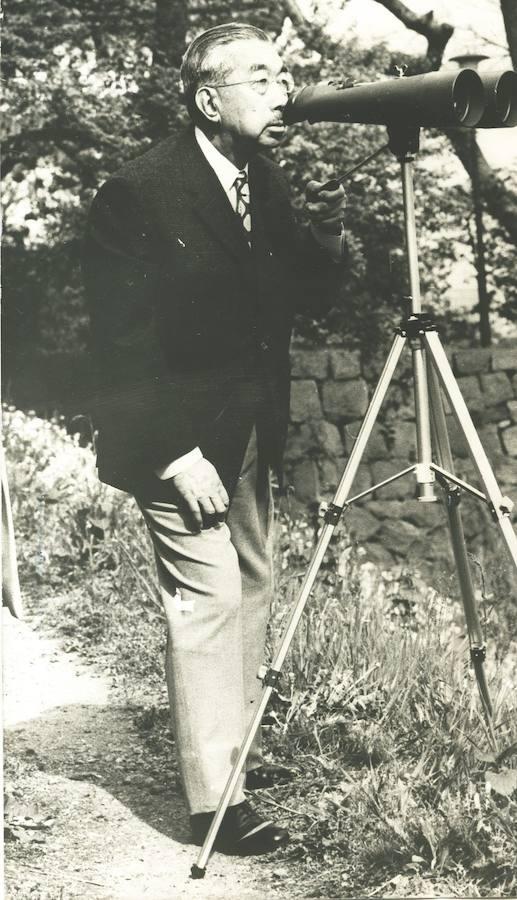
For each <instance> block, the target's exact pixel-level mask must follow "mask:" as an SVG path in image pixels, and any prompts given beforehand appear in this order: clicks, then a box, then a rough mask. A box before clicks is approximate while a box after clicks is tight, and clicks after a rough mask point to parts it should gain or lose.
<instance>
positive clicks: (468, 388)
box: [458, 375, 486, 412]
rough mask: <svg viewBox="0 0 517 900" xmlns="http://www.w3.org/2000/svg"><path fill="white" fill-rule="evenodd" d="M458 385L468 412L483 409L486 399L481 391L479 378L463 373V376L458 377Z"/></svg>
mask: <svg viewBox="0 0 517 900" xmlns="http://www.w3.org/2000/svg"><path fill="white" fill-rule="evenodd" d="M458 387H459V389H460V391H461V395H462V397H463V399H464V401H465V403H466V404H467V407H468V410H469V412H473V411H474V410H481V409H484V406H485V402H486V399H485V397H484V396H483V394H482V393H481V386H480V384H479V378H478V377H477V376H476V375H465V377H464V378H458Z"/></svg>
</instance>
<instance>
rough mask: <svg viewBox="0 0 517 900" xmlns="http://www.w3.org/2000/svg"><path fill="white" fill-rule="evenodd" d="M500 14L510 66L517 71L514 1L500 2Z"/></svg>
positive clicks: (515, 5) (515, 9) (516, 31)
mask: <svg viewBox="0 0 517 900" xmlns="http://www.w3.org/2000/svg"><path fill="white" fill-rule="evenodd" d="M501 12H502V14H503V20H504V27H505V29H506V38H507V40H508V47H509V48H510V56H511V58H512V65H513V67H514V69H517V3H516V2H515V0H501Z"/></svg>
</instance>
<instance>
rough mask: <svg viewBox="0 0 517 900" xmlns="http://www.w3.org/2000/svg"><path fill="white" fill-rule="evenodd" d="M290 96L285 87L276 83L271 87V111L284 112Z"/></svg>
mask: <svg viewBox="0 0 517 900" xmlns="http://www.w3.org/2000/svg"><path fill="white" fill-rule="evenodd" d="M288 99H289V94H288V93H287V89H286V87H285V85H283V84H280V83H279V82H277V81H276V82H275V83H274V84H273V85H272V87H271V109H273V110H280V112H282V111H283V110H284V109H285V107H286V106H287V100H288Z"/></svg>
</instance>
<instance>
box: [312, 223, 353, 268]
mask: <svg viewBox="0 0 517 900" xmlns="http://www.w3.org/2000/svg"><path fill="white" fill-rule="evenodd" d="M311 234H312V236H313V238H314V240H315V241H317V243H318V244H319V245H320V247H322V248H323V250H326V251H327V253H328V254H329V256H330V257H331V259H332V260H333V261H334V262H337V263H339V262H341V261H342V259H343V258H344V256H345V245H346V237H345V229H344V228H343V226H341V233H340V234H327V232H326V231H322V230H321V228H317V227H316V226H315V225H312V224H311Z"/></svg>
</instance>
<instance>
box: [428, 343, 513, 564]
mask: <svg viewBox="0 0 517 900" xmlns="http://www.w3.org/2000/svg"><path fill="white" fill-rule="evenodd" d="M424 340H425V343H426V346H427V349H428V351H429V353H430V356H431V359H432V361H433V364H434V368H435V371H436V373H437V376H438V378H439V380H440V383H441V386H442V388H443V390H444V391H445V394H446V396H447V399H448V400H449V403H450V406H451V409H452V411H453V413H454V417H455V419H456V422H457V423H458V426H459V428H460V429H461V431H462V432H463V435H464V437H465V440H466V442H467V447H468V449H469V453H470V458H471V459H472V462H473V464H474V466H475V468H476V471H477V473H478V475H479V479H480V481H481V484H482V485H483V488H484V491H485V495H486V498H487V500H489V501H490V511H491V512H492V515H493V516H494V519H495V520H496V522H497V524H498V525H499V528H500V529H501V533H502V535H503V537H504V540H505V543H506V546H507V548H508V550H509V553H510V556H511V558H512V560H513V562H514V565H515V566H516V568H517V536H516V534H515V532H514V530H513V528H512V523H511V521H510V508H509V504H508V500H507V499H506V498H505V497H503V495H502V494H501V491H500V489H499V485H498V484H497V481H496V478H495V475H494V473H493V471H492V468H491V466H490V463H489V461H488V457H487V455H486V453H485V451H484V449H483V445H482V443H481V441H480V439H479V436H478V433H477V431H476V429H475V427H474V423H473V422H472V419H471V417H470V413H469V411H468V409H467V405H466V403H465V401H464V399H463V397H462V395H461V391H460V389H459V387H458V384H457V382H456V379H455V378H454V374H453V372H452V369H451V367H450V365H449V360H448V359H447V356H446V354H445V351H444V349H443V347H442V345H441V342H440V338H439V336H438V334H437V332H435V331H434V332H433V331H427V332H426V334H425V338H424Z"/></svg>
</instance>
